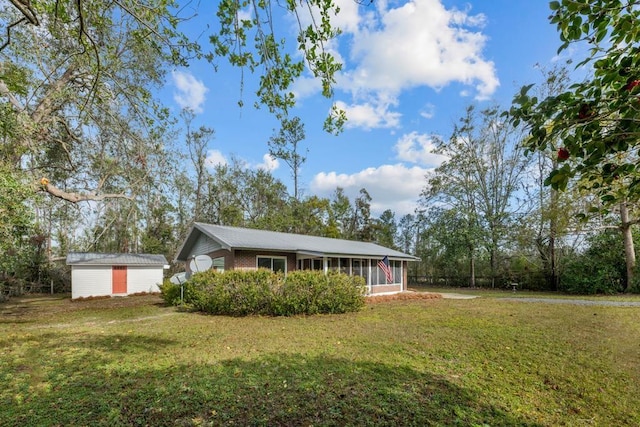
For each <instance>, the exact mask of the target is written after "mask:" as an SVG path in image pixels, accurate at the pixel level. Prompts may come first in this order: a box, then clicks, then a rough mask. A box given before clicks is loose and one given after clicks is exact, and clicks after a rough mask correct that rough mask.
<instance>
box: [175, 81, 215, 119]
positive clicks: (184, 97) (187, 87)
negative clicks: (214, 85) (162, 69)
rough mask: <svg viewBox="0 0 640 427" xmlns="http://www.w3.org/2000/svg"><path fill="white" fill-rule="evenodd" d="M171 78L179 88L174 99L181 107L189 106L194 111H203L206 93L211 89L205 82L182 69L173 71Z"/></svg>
mask: <svg viewBox="0 0 640 427" xmlns="http://www.w3.org/2000/svg"><path fill="white" fill-rule="evenodd" d="M171 78H172V79H173V84H174V85H175V87H176V89H177V91H175V92H174V93H173V100H174V101H176V103H177V104H178V105H179V106H180V108H189V109H191V110H192V111H193V112H194V113H202V104H204V101H205V94H206V93H207V92H208V91H209V89H207V87H206V86H205V85H204V83H202V81H201V80H198V79H196V78H195V77H194V76H193V75H191V74H190V73H186V72H182V71H173V72H171Z"/></svg>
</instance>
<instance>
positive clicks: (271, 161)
mask: <svg viewBox="0 0 640 427" xmlns="http://www.w3.org/2000/svg"><path fill="white" fill-rule="evenodd" d="M279 167H280V162H279V161H278V159H276V158H275V157H273V156H271V154H269V153H267V154H265V155H264V156H262V163H258V164H257V165H256V169H264V170H266V171H267V172H271V171H274V170H276V169H278V168H279Z"/></svg>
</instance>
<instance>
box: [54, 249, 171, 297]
mask: <svg viewBox="0 0 640 427" xmlns="http://www.w3.org/2000/svg"><path fill="white" fill-rule="evenodd" d="M67 265H70V266H71V298H72V299H75V298H87V297H97V296H109V295H110V296H124V295H131V294H136V293H144V292H148V293H154V292H160V288H159V287H158V285H159V284H161V283H162V280H163V270H164V269H168V268H169V265H168V263H167V259H166V258H165V257H164V255H152V254H102V253H95V252H71V253H69V254H68V255H67Z"/></svg>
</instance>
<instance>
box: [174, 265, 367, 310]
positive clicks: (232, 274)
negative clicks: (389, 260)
mask: <svg viewBox="0 0 640 427" xmlns="http://www.w3.org/2000/svg"><path fill="white" fill-rule="evenodd" d="M175 288H177V293H176V289H175ZM161 291H162V296H163V298H164V300H165V301H166V302H167V303H169V304H179V303H180V300H179V294H180V286H178V285H173V284H171V283H167V282H165V283H164V284H163V286H162V289H161ZM364 292H365V284H364V279H363V278H361V277H353V276H347V275H345V274H341V273H329V274H324V273H323V272H321V271H294V272H291V273H288V274H287V275H286V276H284V275H283V274H277V273H272V272H271V271H268V270H252V271H240V270H232V271H227V272H224V273H219V272H216V271H213V270H209V271H206V272H202V273H196V274H194V275H193V276H192V277H191V279H190V280H189V281H187V283H185V284H184V302H185V303H186V304H189V305H190V306H192V307H193V308H194V309H196V310H199V311H202V312H205V313H210V314H223V315H231V316H245V315H248V314H262V315H270V316H292V315H296V314H321V313H346V312H350V311H357V310H359V309H360V308H362V307H363V306H364ZM176 295H178V299H177V300H176V298H175V296H176Z"/></svg>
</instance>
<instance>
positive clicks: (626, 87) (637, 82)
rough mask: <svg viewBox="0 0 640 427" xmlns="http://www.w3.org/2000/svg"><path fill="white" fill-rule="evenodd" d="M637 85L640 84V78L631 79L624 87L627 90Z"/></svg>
mask: <svg viewBox="0 0 640 427" xmlns="http://www.w3.org/2000/svg"><path fill="white" fill-rule="evenodd" d="M636 86H640V80H639V79H636V80H630V81H629V83H627V85H626V86H625V87H624V88H625V89H626V90H628V91H632V90H633V88H634V87H636Z"/></svg>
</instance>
